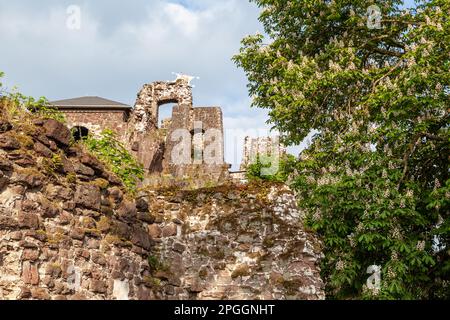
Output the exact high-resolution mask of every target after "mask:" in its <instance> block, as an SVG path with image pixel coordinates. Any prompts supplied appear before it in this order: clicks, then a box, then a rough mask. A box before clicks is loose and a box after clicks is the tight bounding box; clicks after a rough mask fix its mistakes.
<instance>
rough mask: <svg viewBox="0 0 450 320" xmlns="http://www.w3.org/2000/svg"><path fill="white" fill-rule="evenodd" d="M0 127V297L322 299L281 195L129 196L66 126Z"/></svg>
mask: <svg viewBox="0 0 450 320" xmlns="http://www.w3.org/2000/svg"><path fill="white" fill-rule="evenodd" d="M0 128H1V132H0V299H142V300H145V299H188V298H191V299H251V298H260V299H272V298H274V299H320V298H323V297H324V295H323V290H322V281H321V280H320V276H319V269H318V266H317V263H318V260H319V259H320V255H321V254H320V242H319V241H318V240H317V239H316V238H315V237H314V235H312V234H310V233H308V232H305V231H304V230H303V229H302V228H301V224H300V223H299V222H300V219H301V217H300V212H299V211H298V210H297V208H296V205H295V200H294V197H293V195H292V193H291V192H290V191H289V190H288V189H286V188H285V187H284V186H281V185H270V184H269V185H267V184H261V185H251V184H250V185H242V186H237V185H229V186H221V187H215V188H206V189H200V190H193V191H181V190H177V189H175V188H174V189H168V190H159V191H155V190H141V191H140V192H139V194H138V195H137V196H135V197H131V196H130V195H129V194H127V193H126V192H125V190H124V189H123V187H122V185H121V182H120V180H119V179H118V178H117V177H116V176H114V175H113V174H111V173H110V172H109V171H108V170H107V169H106V168H105V165H104V164H103V163H101V162H100V161H99V160H97V159H96V158H95V157H93V156H92V155H90V154H88V153H87V152H86V151H85V150H83V148H82V147H80V146H78V145H73V144H72V143H71V141H70V132H69V130H68V129H67V128H66V127H65V126H64V125H62V124H61V123H59V122H56V121H54V120H34V122H33V123H23V124H20V125H13V124H10V123H8V121H5V120H2V122H0Z"/></svg>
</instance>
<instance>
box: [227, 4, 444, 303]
mask: <svg viewBox="0 0 450 320" xmlns="http://www.w3.org/2000/svg"><path fill="white" fill-rule="evenodd" d="M253 1H254V2H256V3H257V5H258V6H259V7H260V8H261V9H262V13H261V15H260V21H261V22H262V23H263V25H264V29H265V32H266V34H267V36H268V39H266V38H265V37H264V36H263V35H260V34H258V35H254V36H249V37H247V38H245V39H243V41H242V48H241V51H240V53H239V54H238V55H236V56H235V57H234V60H235V62H236V63H237V65H238V66H240V67H242V68H243V69H244V70H245V72H246V74H247V77H248V80H249V84H248V88H249V92H250V94H251V95H252V97H253V106H256V107H260V108H266V109H268V110H269V117H270V119H269V122H270V123H271V124H272V125H273V126H274V128H276V129H278V130H279V131H280V132H281V133H282V140H283V143H284V144H285V145H293V144H298V143H300V142H301V141H302V140H303V139H304V138H305V137H306V136H307V135H308V134H309V133H310V132H313V131H314V132H317V133H316V134H315V135H314V138H313V140H312V143H311V145H310V147H308V148H307V149H306V150H305V151H303V152H302V154H301V157H300V159H299V160H298V161H297V163H296V165H295V168H296V170H295V175H294V183H293V187H294V188H295V189H296V190H297V191H298V194H299V205H300V207H301V208H303V210H305V211H306V213H307V221H306V223H307V224H308V225H310V226H311V227H312V228H313V229H314V230H316V231H317V232H318V233H319V235H321V236H322V237H323V241H324V246H325V249H324V254H325V258H324V259H323V261H322V276H323V278H324V280H325V282H326V284H327V285H326V291H327V294H328V297H330V298H376V297H378V298H393V299H427V298H450V287H449V281H450V247H449V245H450V218H449V212H450V210H449V209H450V207H449V198H450V180H449V154H450V152H449V149H450V147H449V139H450V135H449V131H448V128H449V92H450V88H449V80H450V72H449V67H450V61H449V52H450V50H449V49H450V48H449V46H450V30H449V29H450V22H449V18H448V17H449V16H450V2H449V1H448V0H432V1H427V2H424V3H417V5H416V7H415V8H414V9H412V10H409V11H408V10H403V9H401V8H400V6H401V1H397V0H390V1H378V2H377V3H375V2H374V1H363V0H351V1H350V0H334V1H328V0H327V1H315V0H297V1H288V0H253ZM375 4H378V7H371V8H370V9H369V10H368V7H369V6H370V5H375ZM377 8H378V9H379V11H380V12H381V16H380V18H381V20H380V21H379V22H380V25H377V24H376V23H375V24H374V23H373V22H374V19H373V18H375V22H377V21H376V20H377V19H376V18H377V16H376V13H377V11H376V10H375V11H373V9H377ZM374 12H375V16H374V15H373V14H374ZM368 13H369V16H368ZM265 41H267V42H269V41H270V43H264V42H265ZM370 265H379V266H380V267H381V277H382V281H381V287H380V288H375V289H374V290H369V289H368V288H367V287H366V280H367V278H368V276H369V274H367V273H366V270H367V268H368V267H369V266H370Z"/></svg>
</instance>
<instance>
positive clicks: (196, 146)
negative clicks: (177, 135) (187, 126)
mask: <svg viewBox="0 0 450 320" xmlns="http://www.w3.org/2000/svg"><path fill="white" fill-rule="evenodd" d="M204 135H205V130H203V129H201V128H196V129H193V130H191V138H192V140H191V141H192V143H191V159H192V163H193V164H202V163H203V149H204V147H205V146H204V143H205V142H204Z"/></svg>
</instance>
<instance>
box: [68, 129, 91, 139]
mask: <svg viewBox="0 0 450 320" xmlns="http://www.w3.org/2000/svg"><path fill="white" fill-rule="evenodd" d="M88 135H89V130H88V128H86V127H83V126H76V127H73V128H72V136H73V138H74V140H75V141H80V140H82V139H86V138H87V137H88Z"/></svg>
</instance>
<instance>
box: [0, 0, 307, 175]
mask: <svg viewBox="0 0 450 320" xmlns="http://www.w3.org/2000/svg"><path fill="white" fill-rule="evenodd" d="M124 3H126V4H124ZM74 6H76V7H75V8H79V10H80V11H79V12H80V20H79V21H80V23H79V24H77V21H74V20H73V19H72V18H73V14H74V11H73V8H74ZM258 16H259V9H258V7H257V6H256V5H255V4H254V3H250V2H249V1H247V0H222V1H218V0H178V1H176V0H128V1H126V2H124V1H122V0H95V1H93V0H90V1H89V0H84V1H77V0H69V1H66V0H40V1H33V0H18V1H9V0H0V30H2V31H1V32H0V44H1V46H0V71H3V72H5V74H6V78H5V79H4V80H3V81H2V82H3V83H4V84H5V85H6V86H7V87H8V89H12V88H13V87H14V86H17V87H18V89H19V91H20V92H22V93H23V94H26V95H30V96H34V97H40V96H45V97H46V98H48V99H49V100H50V101H52V100H60V99H66V98H73V97H79V96H87V95H89V96H101V97H104V98H107V99H111V100H116V101H119V102H123V103H126V104H129V105H131V106H132V105H134V102H135V100H136V94H137V93H138V92H139V90H140V89H141V87H142V86H143V84H145V83H150V82H153V81H157V80H174V79H175V75H174V74H173V73H174V72H175V73H184V74H188V75H192V76H196V77H199V79H195V80H193V82H192V84H193V85H194V86H195V87H194V88H193V94H194V105H195V106H220V107H221V108H222V111H223V115H224V127H225V160H226V161H227V162H228V163H231V164H232V165H233V168H234V169H238V166H239V163H240V160H241V154H242V142H243V139H244V137H245V136H246V135H250V136H265V135H268V134H269V132H268V129H269V126H268V125H266V123H265V122H266V120H267V114H266V112H265V111H264V110H261V109H256V108H251V107H250V103H251V100H250V98H249V97H248V91H247V87H246V85H247V79H246V77H245V74H244V72H243V71H242V70H241V69H239V68H237V67H236V66H235V64H234V63H233V62H232V61H231V58H232V56H233V55H234V54H236V53H238V51H239V48H240V41H241V39H242V38H243V37H245V36H246V35H249V34H255V33H256V32H263V27H262V26H261V24H260V23H259V22H258ZM169 113H170V108H168V109H167V110H162V114H163V115H169ZM303 146H304V145H302V146H299V147H294V148H291V149H289V151H290V152H291V153H294V154H298V152H299V150H300V149H301V148H302V147H303Z"/></svg>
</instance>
